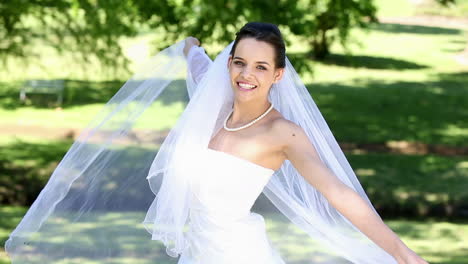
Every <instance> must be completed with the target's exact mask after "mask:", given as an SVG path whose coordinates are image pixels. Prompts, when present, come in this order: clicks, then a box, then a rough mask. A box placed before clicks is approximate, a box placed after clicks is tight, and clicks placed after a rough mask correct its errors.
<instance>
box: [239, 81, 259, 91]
mask: <svg viewBox="0 0 468 264" xmlns="http://www.w3.org/2000/svg"><path fill="white" fill-rule="evenodd" d="M237 87H238V88H239V89H240V90H241V91H252V90H254V89H255V88H257V86H256V85H252V84H246V83H240V82H237Z"/></svg>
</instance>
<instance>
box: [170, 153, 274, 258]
mask: <svg viewBox="0 0 468 264" xmlns="http://www.w3.org/2000/svg"><path fill="white" fill-rule="evenodd" d="M191 169H193V171H191V178H190V186H191V187H190V189H191V197H190V215H189V223H188V226H189V230H188V232H187V240H188V242H189V243H188V244H189V247H188V249H187V250H186V252H184V254H183V257H182V258H181V260H180V261H179V264H181V263H183V264H188V263H190V264H199V263H200V264H215V263H216V264H231V263H233V264H234V263H236V264H242V263H258V264H267V263H268V264H272V263H283V262H281V261H280V260H279V256H276V258H275V252H274V250H272V248H271V243H270V242H269V240H268V238H267V236H266V228H265V222H264V219H263V217H262V216H261V215H259V214H256V213H253V212H251V211H250V210H251V208H252V206H253V204H254V203H255V200H256V199H257V198H258V196H259V195H260V194H261V192H262V191H263V188H264V187H265V185H266V184H267V183H268V181H269V180H270V178H271V176H272V175H273V173H274V170H272V169H269V168H266V167H263V166H260V165H258V164H255V163H252V162H250V161H248V160H245V159H242V158H239V157H236V156H234V155H231V154H228V153H225V152H221V151H217V150H212V149H207V150H206V152H204V153H203V157H197V163H196V164H195V165H194V166H193V167H192V168H191ZM274 259H276V260H274Z"/></svg>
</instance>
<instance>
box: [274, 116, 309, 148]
mask: <svg viewBox="0 0 468 264" xmlns="http://www.w3.org/2000/svg"><path fill="white" fill-rule="evenodd" d="M271 132H272V133H273V134H274V136H275V138H277V139H278V140H281V142H283V143H287V142H288V141H290V140H292V139H295V138H296V139H297V138H298V137H301V136H303V135H305V133H304V130H303V129H302V127H300V126H299V125H297V124H296V123H294V122H292V121H290V120H288V119H286V118H285V117H284V116H283V115H282V114H281V113H280V112H276V113H275V116H274V117H273V118H272V120H271Z"/></svg>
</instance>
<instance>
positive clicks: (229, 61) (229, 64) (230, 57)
mask: <svg viewBox="0 0 468 264" xmlns="http://www.w3.org/2000/svg"><path fill="white" fill-rule="evenodd" d="M231 61H232V55H229V57H228V60H227V67H228V69H229V67H230V66H231Z"/></svg>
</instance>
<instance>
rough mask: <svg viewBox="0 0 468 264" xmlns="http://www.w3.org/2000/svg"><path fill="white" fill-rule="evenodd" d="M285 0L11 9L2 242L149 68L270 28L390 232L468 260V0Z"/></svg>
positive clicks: (0, 168) (436, 259)
mask: <svg viewBox="0 0 468 264" xmlns="http://www.w3.org/2000/svg"><path fill="white" fill-rule="evenodd" d="M273 2H274V1H253V2H251V1H232V2H229V1H228V2H224V1H74V0H67V1H65V0H62V1H55V2H54V1H44V2H37V3H32V2H30V3H28V2H27V1H10V2H7V3H5V2H2V3H0V19H1V22H2V23H0V34H2V39H1V40H0V46H1V47H0V59H1V60H2V64H1V65H2V67H1V68H0V242H1V244H2V245H3V244H4V242H5V241H6V239H7V238H8V234H9V233H10V232H11V231H12V230H13V228H14V227H15V226H16V225H17V224H18V222H19V221H20V220H21V218H22V216H23V215H24V213H25V212H26V210H27V208H28V206H29V205H30V204H31V203H32V202H33V201H34V199H35V198H36V196H37V195H38V193H39V191H40V190H41V189H42V187H43V186H44V185H45V183H46V182H47V180H48V177H49V176H50V175H51V173H52V172H53V170H54V168H55V167H56V166H57V164H58V162H60V160H61V159H62V157H63V155H64V154H65V153H66V151H67V150H68V148H69V147H70V146H71V144H72V142H73V139H74V138H76V137H77V136H78V134H79V132H80V130H81V129H83V128H84V127H85V126H86V124H87V123H88V122H89V121H90V120H91V119H92V118H93V116H94V114H95V113H96V112H97V111H98V110H99V109H101V107H102V106H103V105H104V104H105V103H106V102H107V101H108V100H109V99H110V98H111V97H112V95H113V94H114V93H115V92H116V91H117V90H118V89H119V88H120V87H121V85H122V84H123V83H124V82H125V80H127V79H128V78H129V77H131V74H132V71H134V70H135V67H136V66H137V65H138V64H140V63H141V62H143V61H144V60H145V59H146V58H148V57H149V56H151V55H152V54H155V53H156V52H157V51H158V50H161V49H162V48H164V47H166V46H168V45H170V44H172V43H174V42H175V41H177V40H181V39H183V38H185V37H187V36H190V35H191V36H195V37H197V38H199V39H200V40H201V42H202V45H203V46H204V47H205V48H206V50H207V52H208V54H209V55H210V56H212V57H213V56H214V55H215V54H216V53H217V52H219V51H220V48H221V47H223V46H224V45H226V44H227V43H228V42H229V41H230V40H232V38H233V37H234V33H235V31H236V30H238V29H239V28H240V26H242V25H243V24H244V23H245V22H247V21H255V20H261V21H269V22H274V23H277V24H278V25H279V26H280V28H281V29H282V31H283V32H284V34H285V38H286V39H287V43H288V46H287V53H288V56H289V57H290V59H291V60H292V62H293V64H294V65H295V67H296V68H297V69H298V70H299V72H300V75H301V77H302V78H303V81H304V82H305V83H306V86H307V88H308V89H309V91H310V93H311V95H312V96H313V98H314V100H315V101H316V103H317V105H318V106H319V108H320V109H321V111H322V113H323V115H324V117H325V119H326V120H327V122H328V124H329V126H330V128H331V130H332V132H333V133H334V135H335V137H336V139H337V141H338V142H339V143H340V145H341V147H342V148H343V149H344V150H345V154H346V156H347V158H348V159H349V161H350V164H351V166H352V167H353V169H354V170H355V172H356V174H357V175H358V177H359V180H360V181H361V182H362V184H363V185H364V188H365V190H366V192H367V193H368V195H369V196H370V199H371V201H372V202H373V204H374V205H375V207H376V208H377V209H378V211H379V212H380V213H381V215H382V216H383V218H384V219H385V222H386V223H387V224H388V225H390V227H391V228H392V229H393V230H395V231H396V232H397V233H398V234H399V235H400V236H401V237H402V239H403V240H404V241H405V242H406V243H407V244H408V245H409V246H410V247H411V248H412V249H414V250H415V251H416V252H417V253H419V254H420V255H421V256H423V257H424V258H425V259H427V260H428V261H429V262H430V263H450V264H455V263H468V253H467V252H468V218H467V217H468V158H467V157H468V142H467V140H466V139H467V138H468V108H467V106H468V1H467V0H464V1H462V0H458V1H450V0H448V1H444V0H441V1H435V0H434V1H432V0H419V1H408V0H394V1H384V0H375V1H363V0H355V1H338V0H317V1H288V0H284V1H278V3H280V4H278V5H276V4H274V3H273ZM281 5H282V6H281ZM220 8H224V9H227V10H229V12H225V13H223V14H222V15H221V14H220V13H219V12H218V10H222V9H220ZM285 10H287V11H285ZM323 36H325V38H323ZM35 79H45V80H65V88H64V89H65V90H64V94H63V96H64V99H63V103H62V104H60V105H57V104H56V103H55V102H56V98H57V96H56V95H45V94H36V95H35V94H31V95H29V94H28V97H27V99H26V100H25V101H20V100H19V93H20V89H21V87H22V86H23V85H24V83H25V81H28V80H35ZM182 109H183V107H181V105H178V104H174V105H172V106H169V107H168V108H167V109H166V111H167V114H168V119H169V120H168V122H172V120H170V119H171V118H170V117H171V116H177V114H178V113H180V111H182ZM160 125H161V126H163V125H164V124H160ZM0 263H2V264H3V263H9V261H8V258H7V256H6V254H5V252H4V250H3V249H0Z"/></svg>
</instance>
